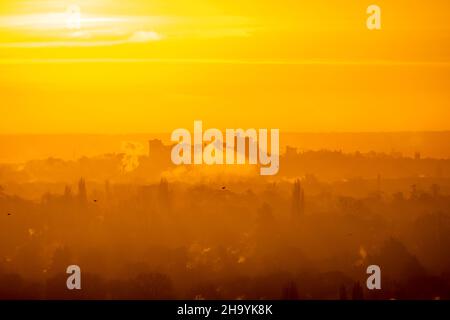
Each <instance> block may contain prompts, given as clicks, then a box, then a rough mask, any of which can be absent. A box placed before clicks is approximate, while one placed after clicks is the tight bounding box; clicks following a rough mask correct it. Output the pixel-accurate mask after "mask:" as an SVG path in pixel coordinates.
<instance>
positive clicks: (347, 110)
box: [0, 0, 450, 133]
mask: <svg viewBox="0 0 450 320" xmlns="http://www.w3.org/2000/svg"><path fill="white" fill-rule="evenodd" d="M372 3H376V4H378V5H379V6H380V7H381V9H382V30H379V31H369V30H367V29H366V25H365V24H366V18H367V15H366V8H367V6H368V5H369V4H372ZM68 8H71V10H73V9H74V8H75V11H77V10H78V9H79V10H80V15H79V17H80V18H79V19H78V16H77V15H74V14H72V15H69V14H68V13H67V10H68ZM449 10H450V3H449V2H448V1H445V0H439V1H437V0H436V1H432V2H430V3H427V2H423V1H376V2H367V1H360V0H354V1H349V0H345V1H324V0H319V1H296V0H284V1H268V0H259V1H253V0H252V1H245V2H244V3H242V1H240V2H234V1H225V0H209V1H206V0H202V1H200V0H190V1H184V0H172V1H163V0H154V1H144V0H129V1H111V0H89V1H88V0H78V1H56V0H43V1H17V0H15V1H12V0H11V1H7V0H6V1H1V3H0V95H1V104H0V112H1V114H2V117H1V120H0V133H81V132H89V133H129V132H168V131H172V130H173V129H175V128H178V127H188V128H191V127H192V123H193V121H194V120H196V119H198V120H203V122H204V124H205V126H206V127H219V128H233V127H238V126H240V127H268V128H280V129H281V130H282V131H327V132H329V131H404V130H450V108H449V101H450V99H449V98H450V93H449V91H448V84H449V80H450V79H449V75H450V73H449V71H450V59H449V57H450V41H449V35H450V23H449V22H448V19H447V13H448V12H449ZM74 17H75V18H76V19H78V20H76V21H78V22H79V26H76V25H73V24H71V23H72V22H73V20H70V19H74ZM71 21H72V22H71Z"/></svg>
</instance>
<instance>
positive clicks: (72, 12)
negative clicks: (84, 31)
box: [66, 4, 81, 30]
mask: <svg viewBox="0 0 450 320" xmlns="http://www.w3.org/2000/svg"><path fill="white" fill-rule="evenodd" d="M66 13H67V15H66V26H67V28H68V29H69V30H79V29H81V9H80V7H79V6H78V5H76V4H71V5H69V6H68V7H67V11H66Z"/></svg>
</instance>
